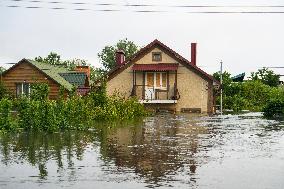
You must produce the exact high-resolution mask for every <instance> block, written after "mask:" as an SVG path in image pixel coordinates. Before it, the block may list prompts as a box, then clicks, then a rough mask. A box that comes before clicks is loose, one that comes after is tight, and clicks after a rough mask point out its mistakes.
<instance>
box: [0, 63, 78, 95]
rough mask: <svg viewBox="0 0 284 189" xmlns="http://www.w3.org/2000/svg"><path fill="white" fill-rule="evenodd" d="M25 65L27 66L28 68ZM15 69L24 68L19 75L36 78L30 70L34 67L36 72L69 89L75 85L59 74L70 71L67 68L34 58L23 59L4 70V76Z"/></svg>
mask: <svg viewBox="0 0 284 189" xmlns="http://www.w3.org/2000/svg"><path fill="white" fill-rule="evenodd" d="M24 67H26V69H25V68H24ZM27 68H29V69H27ZM15 69H20V70H22V71H21V72H19V73H20V75H19V76H18V77H21V78H29V79H30V77H31V76H32V77H33V78H36V75H35V74H34V72H32V73H31V72H29V71H28V70H30V69H32V70H34V71H35V72H37V73H40V75H41V76H42V77H44V78H46V79H49V80H51V81H53V82H54V83H56V84H58V85H59V86H63V87H64V88H65V89H67V90H68V91H71V90H72V87H73V86H72V84H71V83H69V82H68V81H67V80H65V79H64V78H63V77H61V76H60V75H59V73H65V72H69V71H68V70H67V69H66V68H63V67H60V66H53V65H50V64H46V63H40V62H37V61H33V60H27V59H22V60H21V61H19V62H18V63H17V64H15V65H13V66H12V67H11V68H9V69H8V70H6V71H5V72H3V73H2V76H3V77H4V76H6V75H8V74H9V73H10V72H14V70H15ZM38 76H39V75H38Z"/></svg>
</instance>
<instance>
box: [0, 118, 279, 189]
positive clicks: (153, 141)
mask: <svg viewBox="0 0 284 189" xmlns="http://www.w3.org/2000/svg"><path fill="white" fill-rule="evenodd" d="M60 187H63V188H116V189H118V188H123V189H127V188H145V187H148V188H169V187H173V188H201V189H202V188H206V189H207V188H210V189H212V188H216V189H222V188H224V189H225V188H226V189H227V188H233V189H234V188H236V189H239V188H242V189H244V188H249V189H254V188H255V189H262V188H263V189H264V188H277V189H278V188H279V189H281V188H284V122H281V121H276V120H265V119H263V118H262V117H261V114H259V113H248V114H243V115H225V116H223V117H220V116H213V117H208V116H200V115H199V116H198V115H178V116H174V115H170V114H160V115H157V116H155V117H148V118H145V119H144V120H138V121H136V122H132V123H124V124H117V125H114V124H109V125H107V124H98V126H97V129H94V130H90V131H84V132H78V131H72V132H63V133H54V134H48V133H42V132H23V133H20V134H11V133H10V134H5V135H0V188H1V189H2V188H60Z"/></svg>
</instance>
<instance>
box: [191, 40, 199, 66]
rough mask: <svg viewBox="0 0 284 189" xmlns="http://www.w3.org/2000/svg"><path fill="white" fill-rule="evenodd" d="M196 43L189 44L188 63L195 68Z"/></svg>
mask: <svg viewBox="0 0 284 189" xmlns="http://www.w3.org/2000/svg"><path fill="white" fill-rule="evenodd" d="M196 45H197V44H196V43H191V60H190V63H191V64H192V65H194V66H196Z"/></svg>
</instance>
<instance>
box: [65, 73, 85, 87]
mask: <svg viewBox="0 0 284 189" xmlns="http://www.w3.org/2000/svg"><path fill="white" fill-rule="evenodd" d="M59 75H60V76H62V77H63V78H64V79H65V80H67V81H68V82H69V83H71V84H72V85H75V86H77V87H83V86H85V82H86V77H87V75H86V74H85V73H78V72H75V73H59Z"/></svg>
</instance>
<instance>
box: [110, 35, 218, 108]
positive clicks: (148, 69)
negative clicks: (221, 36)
mask: <svg viewBox="0 0 284 189" xmlns="http://www.w3.org/2000/svg"><path fill="white" fill-rule="evenodd" d="M116 64H117V66H116V68H115V69H113V70H112V71H110V72H109V74H108V80H107V94H108V95H111V94H113V93H115V92H119V93H122V94H124V95H125V96H127V97H130V96H136V97H137V98H138V99H139V102H140V103H143V104H145V105H146V106H149V107H152V108H155V109H171V110H174V111H181V112H208V113H212V112H213V105H214V96H213V86H215V85H219V82H218V81H216V80H214V78H213V77H212V76H211V75H209V74H207V73H206V72H204V71H203V70H201V69H200V68H198V66H197V65H196V43H192V44H191V61H189V60H187V59H185V58H183V57H182V56H181V55H179V54H178V53H176V52H175V51H173V50H172V49H170V48H169V47H168V46H166V45H164V44H163V43H161V42H160V41H158V40H154V41H153V42H151V43H150V44H148V45H147V46H146V47H144V48H142V49H141V50H140V51H139V52H137V53H136V54H135V55H134V56H133V57H132V58H130V59H128V60H125V56H124V53H123V52H122V51H117V53H116Z"/></svg>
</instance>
